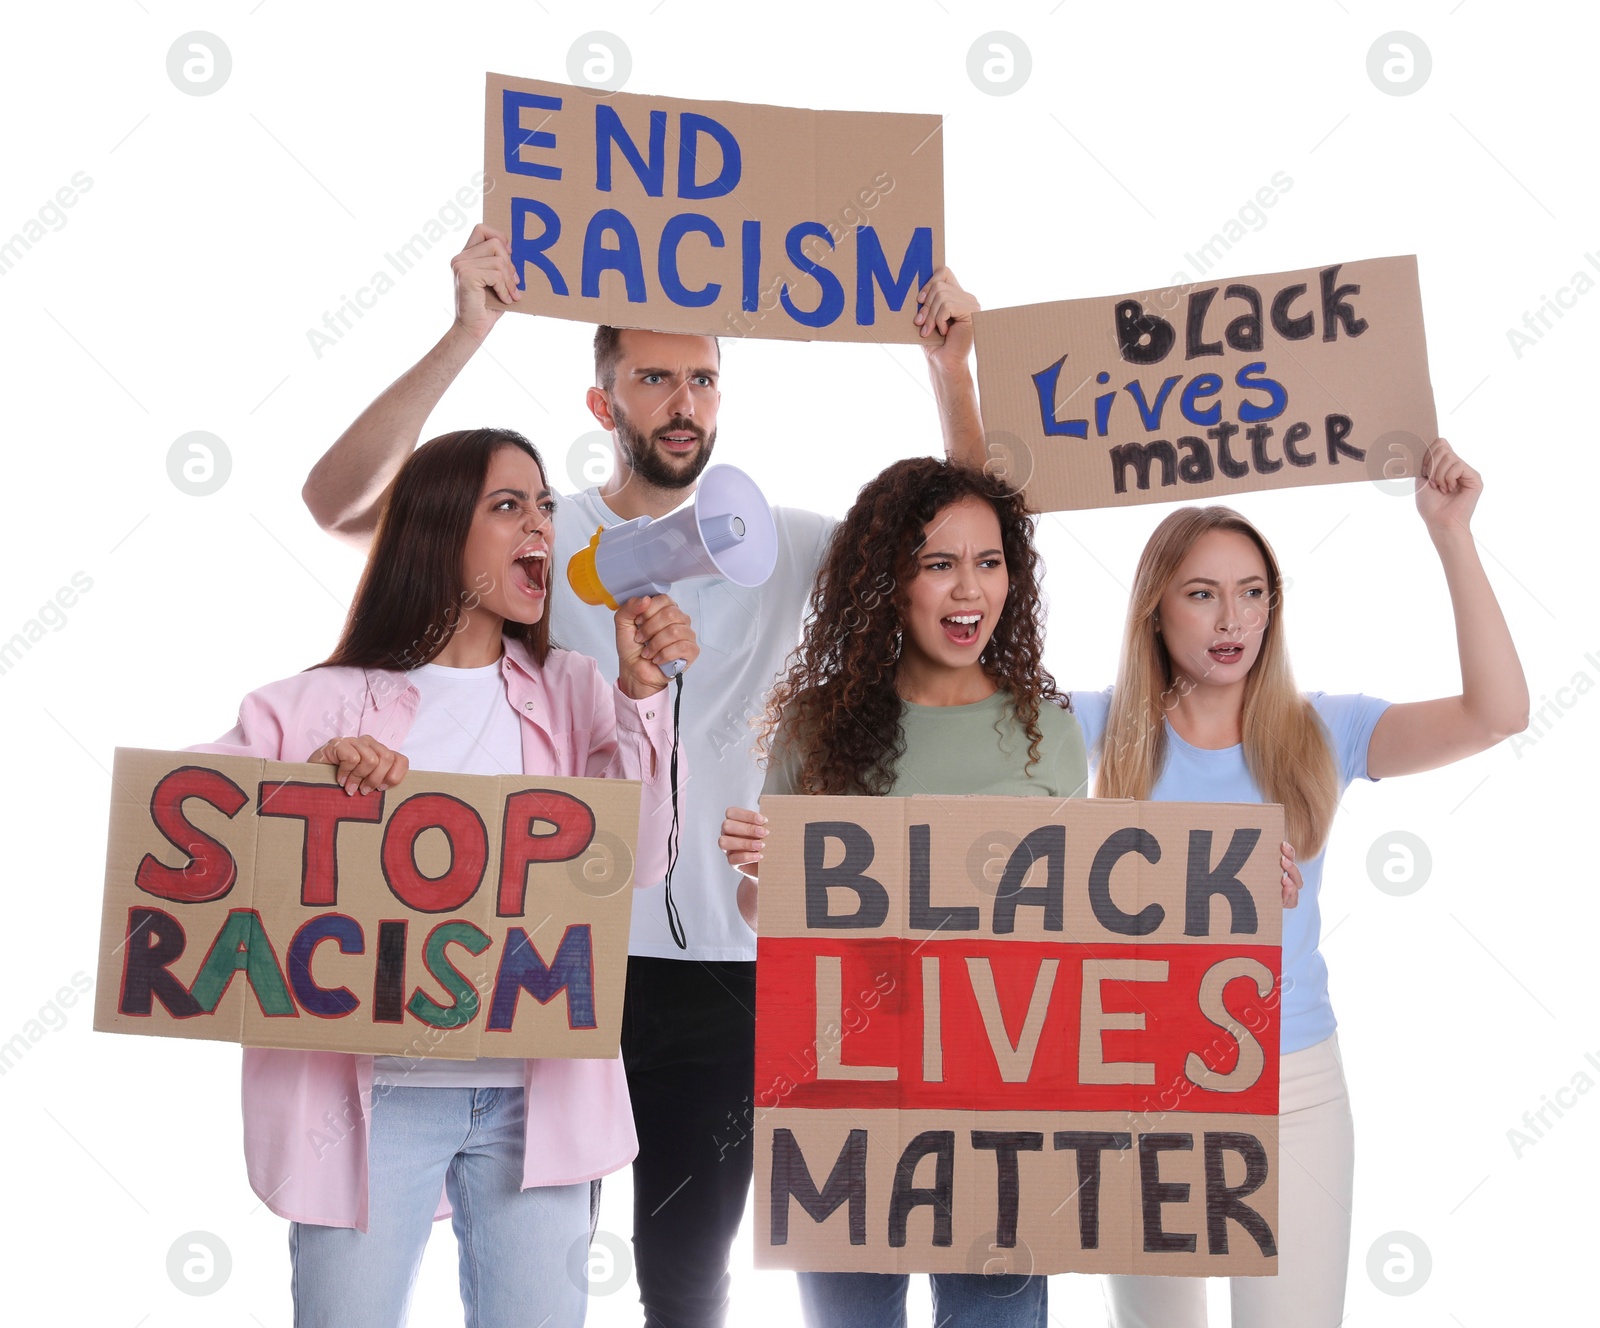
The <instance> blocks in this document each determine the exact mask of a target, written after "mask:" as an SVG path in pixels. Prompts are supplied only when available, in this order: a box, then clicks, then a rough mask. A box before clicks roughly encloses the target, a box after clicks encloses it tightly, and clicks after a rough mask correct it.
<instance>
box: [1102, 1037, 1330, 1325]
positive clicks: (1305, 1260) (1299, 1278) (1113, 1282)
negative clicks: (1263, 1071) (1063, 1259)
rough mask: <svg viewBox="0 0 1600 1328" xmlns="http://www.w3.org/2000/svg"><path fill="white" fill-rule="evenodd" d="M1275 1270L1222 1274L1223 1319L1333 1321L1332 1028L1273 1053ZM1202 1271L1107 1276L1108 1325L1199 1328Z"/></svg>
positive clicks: (1203, 1314) (1298, 1322)
mask: <svg viewBox="0 0 1600 1328" xmlns="http://www.w3.org/2000/svg"><path fill="white" fill-rule="evenodd" d="M1278 1073H1279V1084H1280V1088H1279V1095H1278V1110H1279V1115H1278V1229H1277V1233H1276V1234H1277V1237H1278V1275H1277V1276H1276V1277H1234V1278H1230V1279H1229V1281H1228V1287H1229V1293H1230V1298H1231V1300H1232V1303H1233V1328H1283V1326H1284V1325H1286V1324H1293V1325H1295V1328H1338V1324H1339V1321H1340V1320H1341V1319H1342V1318H1343V1317H1344V1283H1345V1273H1346V1271H1347V1269H1348V1268H1349V1265H1350V1204H1351V1189H1352V1176H1353V1173H1354V1170H1355V1138H1354V1131H1353V1129H1352V1126H1351V1121H1350V1094H1349V1091H1348V1090H1347V1089H1346V1088H1345V1082H1344V1066H1343V1065H1342V1064H1341V1062H1340V1060H1339V1039H1338V1037H1337V1035H1335V1036H1334V1037H1330V1038H1328V1040H1327V1041H1325V1042H1319V1043H1317V1044H1316V1046H1314V1047H1307V1048H1306V1049H1305V1050H1304V1051H1292V1052H1290V1053H1289V1054H1288V1055H1286V1056H1284V1057H1283V1059H1282V1060H1281V1061H1280V1062H1279V1072H1278ZM1206 1285H1207V1279H1205V1278H1203V1277H1107V1278H1106V1279H1105V1290H1106V1308H1107V1310H1108V1311H1109V1313H1110V1319H1111V1323H1112V1325H1113V1328H1206Z"/></svg>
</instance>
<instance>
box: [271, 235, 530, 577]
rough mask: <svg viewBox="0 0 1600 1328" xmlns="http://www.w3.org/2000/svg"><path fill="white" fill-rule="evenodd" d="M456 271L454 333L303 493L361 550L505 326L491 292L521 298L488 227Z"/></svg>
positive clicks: (359, 425)
mask: <svg viewBox="0 0 1600 1328" xmlns="http://www.w3.org/2000/svg"><path fill="white" fill-rule="evenodd" d="M450 266H451V268H452V269H453V270H454V272H455V285H456V316H455V321H454V322H452V323H451V324H450V330H449V331H448V332H446V333H445V334H444V336H442V337H441V338H440V339H439V341H438V343H437V344H436V345H435V346H434V347H433V349H432V350H430V351H429V352H428V353H427V354H426V355H424V356H423V357H422V358H421V359H420V360H419V361H417V363H416V364H414V365H412V366H411V368H409V369H407V370H406V372H405V373H403V374H401V375H400V377H399V378H397V379H395V381H394V382H393V383H391V384H390V385H389V386H388V387H386V388H385V389H384V390H383V392H382V394H381V395H380V396H379V397H378V399H377V400H376V401H374V402H373V403H372V404H371V405H370V406H368V407H367V408H366V409H365V410H364V411H362V412H361V414H360V415H358V416H357V417H356V420H355V423H354V424H352V425H351V426H350V427H349V428H348V429H346V430H345V431H344V432H343V433H342V434H340V435H339V437H338V439H337V440H336V441H335V442H334V444H333V446H332V447H330V448H329V449H328V450H327V451H326V452H325V453H323V455H322V459H321V460H320V461H318V462H317V464H316V465H315V466H313V467H312V468H311V474H310V475H308V476H307V477H306V482H305V487H304V488H302V489H301V490H300V496H301V497H302V498H303V499H304V500H305V504H306V506H307V507H308V508H310V509H311V515H312V517H313V518H315V520H316V523H317V524H318V525H319V526H321V527H322V528H323V529H324V530H326V531H327V532H328V533H329V534H332V535H337V536H338V537H339V538H340V539H343V540H345V541H347V542H349V543H351V544H355V545H357V546H360V547H362V548H365V547H366V544H367V542H368V541H369V540H370V539H371V538H372V532H373V531H374V530H375V529H376V528H377V525H378V512H379V511H380V509H381V508H382V506H383V495H384V494H385V492H387V490H388V488H389V485H390V483H392V482H393V480H394V477H395V474H396V472H397V471H399V469H400V467H401V465H402V463H404V461H405V459H406V458H407V457H408V456H410V455H411V451H412V449H413V448H415V447H416V445H417V443H418V441H419V440H420V439H421V437H422V430H423V427H424V426H425V425H426V424H427V422H428V416H429V415H431V414H432V413H433V408H434V407H435V406H437V405H438V404H439V400H440V398H442V397H443V396H444V394H445V391H446V389H447V388H449V386H450V384H451V383H453V382H455V380H456V375H457V374H459V373H460V372H461V370H462V369H463V367H465V365H466V363H467V361H468V360H470V359H471V358H472V357H473V355H474V354H476V353H477V350H478V347H479V346H481V345H482V344H483V339H484V338H485V337H487V336H488V335H489V330H490V328H492V327H493V326H494V325H495V323H496V322H498V321H499V318H500V315H501V313H502V312H503V310H501V309H499V308H497V307H495V306H493V305H491V304H490V303H489V301H488V297H487V294H486V292H488V291H490V290H493V291H494V293H495V294H496V295H497V296H499V298H500V299H501V300H502V301H504V302H505V303H507V304H509V303H511V302H512V301H514V300H519V299H521V298H522V292H521V290H519V289H518V288H517V285H516V273H515V269H514V268H513V267H512V265H511V258H510V255H509V254H508V252H507V249H506V242H505V238H504V237H503V236H501V235H500V233H499V232H498V231H493V230H490V229H489V228H488V227H487V226H482V225H479V226H474V227H473V229H472V234H471V235H469V236H468V237H467V243H466V247H465V248H463V249H462V251H461V252H460V253H459V254H457V255H456V256H455V257H454V258H453V259H451V261H450Z"/></svg>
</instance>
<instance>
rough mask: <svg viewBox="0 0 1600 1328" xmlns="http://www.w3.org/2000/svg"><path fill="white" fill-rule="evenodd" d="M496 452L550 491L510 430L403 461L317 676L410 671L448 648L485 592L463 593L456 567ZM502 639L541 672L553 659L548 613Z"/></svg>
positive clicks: (471, 435)
mask: <svg viewBox="0 0 1600 1328" xmlns="http://www.w3.org/2000/svg"><path fill="white" fill-rule="evenodd" d="M502 447H516V448H520V449H521V450H522V451H524V452H526V453H527V454H528V455H529V456H530V457H532V458H533V461H534V464H535V465H537V466H538V467H539V476H540V478H541V480H543V481H544V483H545V485H546V486H547V487H548V484H549V477H548V476H547V475H546V473H545V468H544V462H543V461H542V460H540V457H539V453H538V450H537V449H536V448H535V447H534V445H533V444H532V443H530V442H529V441H528V440H527V439H526V438H524V437H523V436H522V435H521V434H520V433H517V432H516V431H515V430H512V429H462V430H459V431H457V432H456V433H447V434H441V435H440V436H439V437H438V438H433V439H430V440H429V441H428V442H426V443H424V444H423V445H422V446H421V447H419V448H418V449H417V450H416V451H415V452H413V453H412V454H411V455H410V456H409V457H407V458H406V461H405V464H404V465H403V466H401V467H400V473H399V474H398V475H396V476H395V478H394V484H393V485H392V486H391V487H390V490H389V496H388V498H387V499H386V500H385V501H384V505H383V513H382V515H381V516H380V517H379V519H378V530H377V533H376V534H375V535H374V536H373V539H372V548H371V550H370V551H369V552H368V554H367V565H366V568H365V570H363V572H362V573H361V583H360V585H358V586H357V587H356V595H355V599H354V600H353V601H352V603H351V605H350V613H349V615H348V616H347V617H346V618H345V621H344V631H343V632H342V633H341V634H340V636H339V644H338V645H336V646H335V647H334V648H333V653H332V654H331V655H329V656H328V658H327V659H325V660H323V661H322V663H321V664H320V665H317V667H318V668H327V667H331V666H335V665H343V666H347V667H352V668H360V669H414V668H417V667H418V666H420V665H422V664H426V663H427V662H428V661H429V660H431V659H433V658H434V657H435V656H436V655H437V654H438V653H439V652H440V651H441V650H443V649H444V648H445V645H446V644H447V643H448V642H449V640H450V638H451V637H452V636H453V635H454V634H455V631H456V629H457V628H458V627H459V625H460V623H461V620H462V619H463V618H464V617H465V616H466V615H467V614H469V613H471V612H473V611H474V610H475V609H476V608H477V607H478V596H479V593H480V591H481V590H482V589H486V588H487V587H478V588H474V587H471V586H463V585H462V584H461V579H462V572H463V568H462V560H463V558H464V556H465V553H466V548H467V535H468V532H469V531H470V530H471V529H472V518H473V514H474V512H475V511H476V510H477V506H478V501H479V499H480V498H482V496H483V486H484V483H485V481H486V480H487V478H488V474H489V460H490V458H491V457H492V456H493V455H494V454H495V453H496V452H497V451H499V450H500V449H501V448H502ZM505 635H506V636H508V637H510V638H512V639H513V640H518V641H521V642H522V643H523V645H525V646H526V647H527V648H528V653H529V654H530V655H532V656H533V659H534V662H535V663H537V664H543V663H544V662H545V659H546V658H547V657H548V655H549V654H550V610H549V608H548V606H547V607H546V609H545V612H544V614H543V616H541V617H540V619H539V621H538V622H536V623H513V622H508V623H506V624H505Z"/></svg>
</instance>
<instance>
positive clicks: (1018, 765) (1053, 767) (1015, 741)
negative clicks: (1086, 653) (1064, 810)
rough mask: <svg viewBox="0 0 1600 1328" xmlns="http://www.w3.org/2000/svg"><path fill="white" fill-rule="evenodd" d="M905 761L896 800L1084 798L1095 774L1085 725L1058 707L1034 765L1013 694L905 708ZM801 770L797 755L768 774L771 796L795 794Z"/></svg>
mask: <svg viewBox="0 0 1600 1328" xmlns="http://www.w3.org/2000/svg"><path fill="white" fill-rule="evenodd" d="M900 723H901V725H902V726H903V728H904V731H905V737H906V750H905V755H904V756H902V757H901V758H900V764H899V767H898V768H897V769H896V770H895V778H894V786H893V787H892V788H891V789H890V790H889V795H890V796H891V797H896V798H909V797H913V796H916V795H925V794H933V795H938V796H949V795H952V794H955V795H961V794H983V795H986V796H996V797H1046V798H1081V797H1083V796H1085V794H1086V793H1087V792H1088V784H1089V769H1088V760H1087V757H1086V754H1085V752H1084V746H1083V732H1082V730H1081V729H1080V728H1079V727H1078V721H1077V718H1076V717H1075V716H1074V715H1073V714H1072V713H1071V712H1070V711H1067V710H1063V709H1062V708H1061V707H1060V706H1058V705H1056V704H1055V703H1054V702H1052V701H1045V702H1043V703H1041V704H1040V706H1039V733H1040V735H1041V738H1042V741H1041V742H1040V744H1039V761H1038V764H1036V765H1035V766H1033V767H1032V768H1031V769H1028V768H1027V762H1028V735H1027V734H1026V733H1025V732H1024V731H1023V729H1022V726H1021V725H1020V724H1018V723H1017V719H1016V715H1015V714H1013V713H1012V709H1011V697H1010V694H1009V693H1007V692H996V693H995V694H994V695H993V696H989V697H985V698H984V699H983V700H982V701H975V702H973V703H972V704H971V705H959V706H925V705H912V704H911V703H910V702H909V701H902V702H901V703H900ZM799 769H800V763H799V760H798V758H797V757H796V756H795V754H794V753H793V752H792V751H791V752H789V753H788V754H787V755H786V757H785V759H784V760H782V761H774V762H773V763H772V765H771V767H770V768H769V769H768V770H767V782H766V784H765V785H764V786H763V787H762V789H761V792H762V793H763V794H778V793H795V792H798V789H797V787H796V783H797V778H796V777H797V776H798V774H799Z"/></svg>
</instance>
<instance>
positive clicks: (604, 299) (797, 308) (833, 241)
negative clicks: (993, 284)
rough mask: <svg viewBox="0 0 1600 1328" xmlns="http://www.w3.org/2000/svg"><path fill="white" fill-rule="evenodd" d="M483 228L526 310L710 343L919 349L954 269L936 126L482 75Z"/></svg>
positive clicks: (890, 117)
mask: <svg viewBox="0 0 1600 1328" xmlns="http://www.w3.org/2000/svg"><path fill="white" fill-rule="evenodd" d="M487 100H488V105H487V109H486V120H485V148H484V175H485V178H486V179H487V181H488V183H487V184H486V185H485V187H484V189H485V193H484V217H483V219H484V222H485V223H486V224H487V225H489V226H491V227H493V228H494V229H496V230H498V231H500V232H501V233H502V234H504V235H506V236H507V237H508V239H509V243H510V247H511V260H512V262H513V263H514V264H515V265H516V268H517V273H518V276H519V278H520V279H521V282H522V285H523V290H524V295H523V298H522V299H521V300H519V301H518V302H517V303H516V304H515V305H514V306H508V307H511V308H514V309H516V310H518V311H520V312H523V313H534V314H548V315H551V316H553V317H556V318H572V319H578V320H580V321H583V322H590V323H610V324H613V325H615V326H619V327H643V328H650V329H653V330H655V331H659V332H694V333H702V334H706V335H711V336H735V337H747V336H748V337H779V338H790V339H798V340H819V341H896V342H913V341H916V340H917V331H916V328H915V327H914V326H913V324H912V322H911V316H912V314H913V313H914V312H915V309H916V293H917V291H918V289H919V288H920V287H921V286H922V285H923V283H925V282H926V281H927V280H928V278H929V277H931V276H932V275H933V270H934V268H936V267H938V266H940V265H941V264H942V263H943V262H944V162H943V157H942V135H941V134H940V132H939V131H940V125H941V121H940V119H939V117H938V116H936V115H898V114H868V113H853V112H845V111H808V110H794V109H790V108H787V107H781V106H756V105H743V104H739V103H734V102H712V101H685V100H683V99H681V98H676V97H648V96H642V95H638V94H634V93H622V92H618V93H607V94H605V95H604V96H599V95H597V94H596V93H595V92H594V91H593V90H592V89H587V88H575V87H568V86H566V85H564V84H560V83H543V82H538V81H535V80H532V79H517V78H508V77H506V76H505V75H502V74H490V75H488V99H487Z"/></svg>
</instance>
